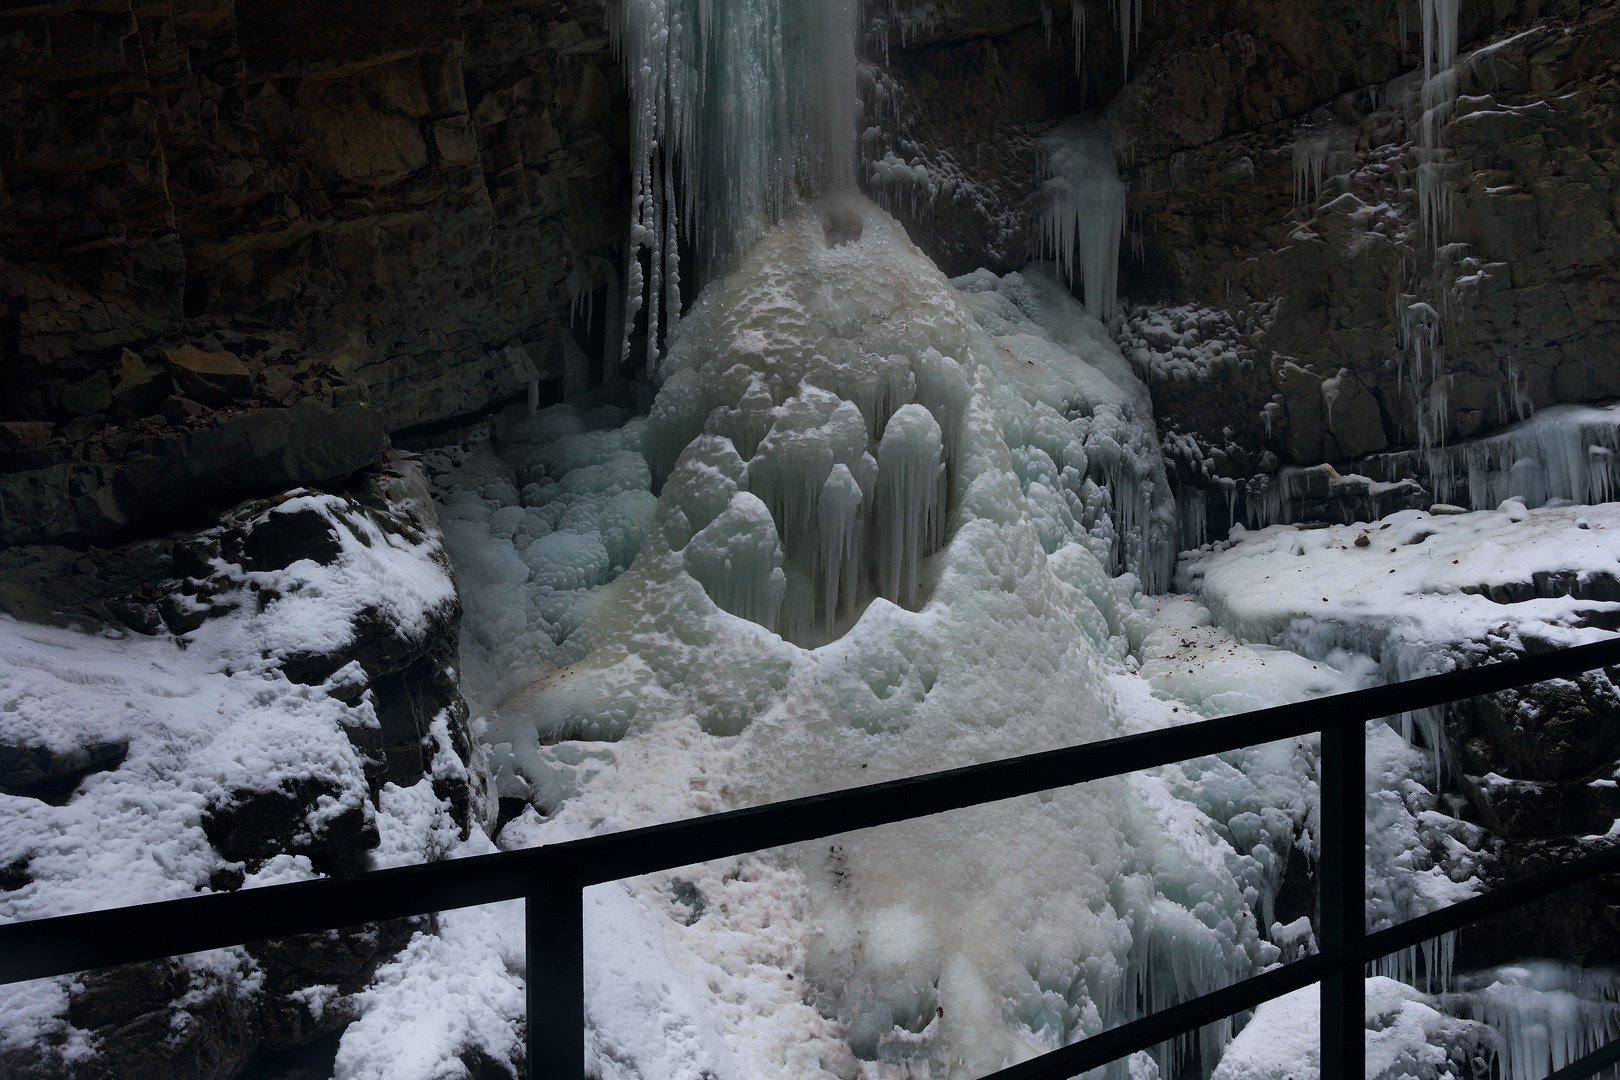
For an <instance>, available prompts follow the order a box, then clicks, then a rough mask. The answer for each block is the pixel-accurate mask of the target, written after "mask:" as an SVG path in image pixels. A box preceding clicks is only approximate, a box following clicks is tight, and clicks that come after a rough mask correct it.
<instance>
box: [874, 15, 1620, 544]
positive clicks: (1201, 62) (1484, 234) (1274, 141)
mask: <svg viewBox="0 0 1620 1080" xmlns="http://www.w3.org/2000/svg"><path fill="white" fill-rule="evenodd" d="M1132 7H1133V5H1131V4H1129V3H1125V4H1119V5H1113V6H1112V7H1110V5H1105V4H1101V3H1091V4H1082V5H1078V6H1077V7H1076V8H1075V9H1074V11H1075V12H1079V13H1083V17H1082V20H1081V23H1080V28H1081V30H1082V32H1083V34H1084V41H1085V44H1084V47H1083V49H1082V50H1081V52H1080V54H1079V57H1078V59H1077V58H1076V56H1075V54H1074V52H1073V49H1074V41H1075V37H1076V33H1075V31H1076V24H1075V22H1074V21H1073V20H1074V18H1075V16H1074V14H1071V12H1070V11H1068V10H1064V8H1063V6H1061V5H1044V6H1042V5H1034V4H1031V5H1028V6H1027V8H1026V7H1024V6H1013V5H993V4H970V3H959V4H949V3H941V4H905V3H900V2H897V3H896V4H895V5H894V12H893V13H892V15H891V18H890V22H889V24H888V29H887V39H886V40H887V51H886V53H885V52H884V50H883V49H876V48H872V47H869V50H868V55H869V60H870V63H869V65H868V67H867V68H866V77H867V78H868V79H869V80H871V82H872V84H873V86H874V88H875V92H873V93H872V94H871V99H872V106H871V108H870V109H869V120H870V122H871V127H870V128H869V129H868V131H867V133H866V135H865V136H864V142H863V148H865V149H866V150H867V155H868V159H869V162H868V165H867V170H868V177H869V180H870V182H871V184H872V186H873V189H874V192H875V193H876V194H877V197H878V198H879V200H880V201H882V202H884V203H885V204H886V205H888V206H890V207H892V208H893V209H894V210H895V212H896V213H898V214H899V215H900V216H901V218H902V220H904V221H906V222H907V223H908V228H909V229H910V231H911V232H912V234H913V236H914V238H915V239H916V240H917V242H918V243H919V244H920V245H921V246H922V247H923V248H924V250H926V251H928V252H929V253H930V254H931V255H933V256H934V257H935V258H936V259H938V260H940V262H941V265H943V266H946V267H948V268H952V267H955V266H958V265H960V266H962V267H963V268H964V269H965V268H967V267H968V264H969V263H972V262H973V260H974V259H975V258H978V259H980V260H981V261H983V262H984V264H986V265H990V266H992V267H997V266H1004V267H1007V268H1011V267H1013V266H1016V265H1018V264H1019V263H1020V262H1021V261H1022V259H1023V258H1024V257H1025V256H1026V253H1027V252H1029V251H1030V250H1032V249H1038V247H1039V242H1038V236H1039V224H1038V223H1039V217H1040V215H1041V213H1042V212H1043V211H1044V208H1045V204H1044V202H1043V195H1042V193H1041V192H1040V191H1039V190H1038V188H1037V187H1036V186H1035V185H1033V184H1031V183H1030V182H1029V180H1028V178H1029V177H1031V176H1038V175H1040V168H1041V164H1042V160H1041V159H1042V150H1041V147H1040V143H1039V137H1040V135H1041V134H1043V133H1044V132H1045V131H1046V129H1047V128H1048V127H1049V126H1050V120H1051V119H1055V118H1056V116H1055V115H1054V114H1055V113H1061V112H1063V111H1065V110H1067V111H1074V109H1075V108H1076V107H1077V105H1078V104H1079V103H1080V102H1081V101H1084V103H1085V105H1086V106H1087V107H1088V108H1094V109H1101V110H1102V113H1103V115H1102V121H1103V122H1104V124H1105V125H1106V127H1107V128H1108V130H1109V132H1110V134H1111V137H1112V139H1113V143H1114V150H1115V152H1116V155H1117V157H1118V161H1119V164H1120V170H1121V173H1122V174H1123V176H1124V177H1125V179H1126V181H1127V183H1128V184H1129V196H1128V200H1129V210H1128V215H1129V216H1128V225H1127V234H1128V235H1127V237H1126V240H1125V242H1124V244H1123V245H1122V259H1121V268H1120V274H1121V279H1120V292H1121V294H1122V295H1123V296H1125V297H1127V298H1128V299H1129V300H1130V301H1131V303H1132V304H1133V305H1134V306H1133V307H1132V309H1131V311H1130V313H1129V314H1128V316H1127V319H1126V323H1125V327H1124V338H1123V341H1122V344H1123V345H1124V347H1125V349H1126V352H1127V355H1128V356H1131V357H1132V359H1133V360H1134V361H1135V362H1136V363H1137V365H1138V369H1139V371H1140V372H1141V373H1142V374H1143V376H1144V377H1145V378H1147V379H1148V380H1149V382H1150V385H1151V388H1152V390H1153V395H1154V406H1155V412H1156V415H1157V417H1158V421H1159V426H1160V430H1161V433H1162V434H1163V436H1164V441H1165V448H1166V452H1167V456H1168V458H1169V460H1170V466H1171V468H1172V474H1173V477H1174V479H1175V480H1176V482H1177V483H1178V485H1179V486H1180V487H1181V489H1182V492H1183V498H1182V501H1183V506H1184V511H1185V512H1184V522H1183V524H1184V528H1185V530H1186V531H1185V532H1184V534H1183V536H1184V540H1186V541H1187V542H1188V543H1196V542H1197V541H1198V540H1199V539H1200V538H1202V537H1204V536H1205V535H1210V536H1218V535H1224V532H1225V529H1226V526H1227V524H1229V523H1230V522H1232V521H1234V520H1235V521H1243V522H1246V523H1249V524H1254V523H1255V522H1257V521H1259V522H1264V521H1268V520H1282V519H1288V520H1295V519H1298V518H1300V517H1303V516H1306V515H1307V514H1315V515H1317V516H1321V515H1324V514H1326V515H1327V516H1333V517H1336V516H1341V515H1343V514H1350V515H1352V516H1355V515H1358V514H1359V515H1360V516H1363V517H1365V516H1366V515H1367V513H1369V512H1371V511H1372V510H1374V509H1375V508H1377V509H1379V511H1380V512H1387V511H1389V510H1392V509H1396V508H1398V507H1400V506H1402V505H1418V504H1419V503H1422V505H1425V506H1426V505H1427V502H1425V501H1424V500H1429V501H1434V500H1436V499H1438V500H1442V501H1458V502H1462V503H1464V504H1465V505H1468V504H1470V503H1471V502H1472V503H1474V504H1475V505H1484V504H1485V499H1486V498H1488V497H1489V495H1490V494H1496V495H1497V496H1498V499H1497V501H1499V499H1500V496H1501V495H1502V494H1504V493H1505V492H1503V491H1502V490H1500V485H1498V486H1497V487H1494V488H1492V487H1490V486H1489V485H1486V487H1487V488H1489V490H1485V489H1479V488H1477V487H1476V491H1475V492H1473V493H1471V492H1470V490H1469V481H1468V472H1469V465H1468V460H1467V456H1466V452H1464V451H1461V450H1458V451H1455V452H1452V453H1441V454H1439V455H1437V456H1434V457H1431V456H1430V455H1429V454H1428V453H1426V451H1429V450H1431V449H1433V448H1437V447H1440V446H1442V445H1448V446H1449V445H1452V444H1456V443H1458V442H1459V440H1464V439H1468V438H1472V437H1475V436H1479V435H1481V434H1485V433H1488V432H1490V431H1492V430H1494V429H1497V428H1500V427H1502V426H1503V425H1506V424H1508V423H1511V422H1515V421H1518V420H1521V419H1523V418H1525V417H1528V416H1529V415H1530V414H1531V413H1532V412H1533V411H1534V410H1536V409H1544V408H1546V407H1548V406H1550V405H1553V404H1556V403H1571V402H1588V401H1596V400H1602V399H1605V398H1607V397H1611V396H1613V395H1615V394H1616V393H1617V392H1620V383H1617V381H1616V380H1617V377H1620V376H1617V372H1620V365H1616V364H1615V363H1614V361H1613V356H1614V351H1615V347H1616V345H1617V344H1620V337H1617V327H1616V324H1615V316H1614V312H1615V311H1617V310H1620V307H1617V304H1616V300H1617V297H1616V296H1615V293H1614V289H1615V285H1614V278H1613V266H1614V261H1615V258H1616V256H1617V254H1620V233H1617V231H1616V225H1615V215H1616V201H1615V200H1616V196H1615V192H1616V190H1620V189H1617V188H1616V186H1615V184H1616V179H1617V177H1616V171H1617V168H1620V166H1617V164H1616V159H1615V156H1614V155H1615V143H1616V136H1615V134H1614V124H1615V122H1616V114H1615V103H1614V99H1615V96H1616V89H1615V86H1616V84H1615V80H1614V75H1613V65H1614V63H1615V61H1616V57H1617V56H1620V37H1617V36H1616V34H1617V29H1616V27H1617V25H1620V23H1617V22H1616V19H1617V17H1620V9H1617V8H1616V7H1615V5H1613V4H1606V3H1558V4H1546V3H1497V4H1492V5H1484V4H1473V3H1466V2H1464V3H1460V4H1446V3H1438V4H1424V3H1419V2H1416V0H1405V2H1402V3H1398V4H1395V5H1368V4H1356V3H1333V2H1313V3H1303V4H1265V3H1245V4H1233V5H1224V4H1223V5H1204V4H1163V3H1161V4H1157V5H1152V4H1149V5H1144V6H1142V7H1141V8H1140V9H1139V10H1136V11H1133V12H1132V14H1133V16H1134V17H1135V18H1137V19H1139V23H1136V22H1132V23H1130V26H1131V30H1130V34H1129V38H1130V41H1129V44H1128V45H1127V44H1126V42H1124V41H1123V40H1122V36H1121V33H1120V30H1119V27H1120V25H1121V24H1120V23H1119V22H1118V21H1117V19H1116V18H1115V13H1117V12H1118V11H1120V10H1121V9H1130V8H1132ZM1426 15H1428V17H1429V22H1430V28H1429V30H1428V32H1427V35H1426V34H1425V17H1426ZM1453 15H1454V17H1455V28H1456V29H1455V39H1454V40H1452V39H1451V35H1450V32H1449V27H1450V26H1451V25H1452V24H1451V22H1450V18H1451V16H1453ZM1442 37H1445V38H1446V39H1447V40H1446V41H1442V40H1441V39H1442ZM1493 43H1494V44H1493ZM1487 45H1489V48H1485V46H1487ZM1442 46H1447V47H1449V48H1450V49H1451V50H1452V55H1454V56H1455V57H1456V58H1457V63H1456V64H1455V66H1454V67H1451V68H1450V69H1449V74H1445V76H1444V77H1442V78H1437V79H1436V80H1435V81H1434V83H1432V84H1431V85H1429V87H1428V89H1427V91H1425V56H1426V54H1427V56H1428V58H1429V59H1428V70H1429V72H1430V73H1434V74H1437V75H1439V74H1441V73H1442V72H1443V70H1444V69H1446V68H1447V67H1448V64H1449V63H1450V56H1447V57H1444V58H1442V57H1441V56H1440V55H1439V50H1440V49H1441V48H1442ZM1476 53H1477V55H1476ZM1127 58H1128V68H1127V67H1126V60H1127ZM1069 65H1072V66H1069ZM974 71H976V72H977V73H978V74H977V76H974V75H973V74H970V73H971V72H974ZM947 75H948V76H949V77H950V78H951V79H956V78H962V79H965V81H966V84H967V86H968V87H970V89H969V90H968V91H967V92H964V93H954V92H947V91H946V90H945V89H944V83H943V79H944V77H946V76H947ZM1127 80H1128V81H1127ZM1037 86H1039V87H1040V88H1041V89H1042V90H1043V91H1044V93H1042V94H1037V93H1035V92H1034V89H1033V88H1034V87H1037ZM1055 88H1064V89H1063V90H1062V92H1061V93H1059V92H1057V90H1056V89H1055ZM1043 120H1044V121H1047V122H1046V123H1040V122H1037V121H1043ZM963 260H965V261H963ZM1566 441H1567V440H1566ZM1587 441H1591V440H1590V438H1588V440H1587ZM1573 442H1574V444H1575V445H1576V452H1577V453H1578V454H1579V453H1584V450H1583V449H1582V447H1581V445H1580V444H1581V440H1580V439H1579V438H1576V439H1574V440H1573ZM1525 446H1526V444H1524V443H1522V442H1521V443H1519V444H1517V446H1516V447H1510V446H1508V445H1506V444H1504V445H1501V446H1498V447H1496V448H1494V449H1489V450H1485V451H1481V454H1483V455H1484V457H1485V458H1488V459H1489V463H1488V467H1489V468H1490V469H1493V470H1498V471H1500V470H1505V469H1507V468H1508V467H1509V466H1511V465H1512V463H1513V462H1514V461H1515V460H1518V458H1520V457H1522V456H1525V454H1526V453H1528V452H1529V451H1528V450H1526V448H1525ZM1412 451H1417V452H1416V453H1413V452H1412ZM1559 452H1560V453H1562V451H1559ZM1371 455H1389V456H1371ZM1370 456H1371V457H1370ZM1324 463H1327V464H1332V465H1334V466H1336V471H1333V470H1324V469H1312V468H1310V467H1314V466H1319V465H1322V464H1324ZM1291 466H1293V467H1306V469H1307V471H1306V472H1304V473H1294V472H1288V473H1283V470H1285V469H1288V468H1289V467H1291ZM1338 474H1346V475H1351V474H1360V475H1361V476H1362V477H1363V478H1360V479H1351V480H1349V481H1348V482H1347V481H1345V480H1344V479H1343V478H1342V477H1341V476H1340V475H1338ZM1477 474H1478V467H1477V466H1476V475H1477ZM1606 475H1607V474H1606V473H1605V478H1603V482H1606ZM1574 479H1575V482H1576V483H1578V484H1588V483H1599V481H1598V480H1592V479H1591V478H1590V477H1588V476H1587V475H1585V473H1584V470H1583V471H1582V474H1581V475H1580V476H1578V477H1575V478H1574ZM1402 480H1412V481H1415V482H1416V484H1420V485H1422V488H1423V491H1421V492H1419V491H1418V490H1417V489H1416V487H1415V486H1413V485H1412V484H1400V483H1399V481H1402ZM1564 486H1566V487H1567V486H1569V485H1567V484H1566V485H1564ZM1552 487H1553V488H1554V489H1555V490H1549V491H1547V492H1546V495H1554V494H1558V495H1563V496H1565V497H1575V498H1584V497H1588V496H1587V495H1586V493H1585V492H1576V491H1573V490H1571V491H1564V490H1559V487H1560V485H1559V484H1557V483H1553V484H1552ZM1525 493H1526V494H1531V493H1530V492H1525ZM1600 493H1601V488H1600V490H1599V494H1600ZM1543 497H1545V496H1543ZM1489 505H1491V506H1494V505H1495V502H1490V503H1489ZM1345 520H1348V518H1345Z"/></svg>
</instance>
